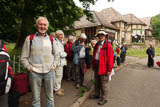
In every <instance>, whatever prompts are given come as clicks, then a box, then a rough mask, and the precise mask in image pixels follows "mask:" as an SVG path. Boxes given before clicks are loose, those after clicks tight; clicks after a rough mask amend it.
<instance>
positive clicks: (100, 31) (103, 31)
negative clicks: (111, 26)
mask: <svg viewBox="0 0 160 107" xmlns="http://www.w3.org/2000/svg"><path fill="white" fill-rule="evenodd" d="M100 34H103V35H105V36H107V35H108V33H106V32H105V30H104V29H100V30H99V31H98V33H97V34H96V35H95V37H98V36H99V35H100Z"/></svg>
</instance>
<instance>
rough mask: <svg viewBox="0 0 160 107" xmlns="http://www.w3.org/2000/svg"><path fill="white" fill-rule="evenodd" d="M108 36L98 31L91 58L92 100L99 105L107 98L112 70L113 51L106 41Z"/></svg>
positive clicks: (105, 101)
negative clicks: (96, 99) (95, 100)
mask: <svg viewBox="0 0 160 107" xmlns="http://www.w3.org/2000/svg"><path fill="white" fill-rule="evenodd" d="M107 35H108V34H107V33H106V32H105V31H104V30H103V29H101V30H99V31H98V34H97V35H96V36H98V38H99V41H98V42H97V44H96V46H95V47H94V53H93V58H92V67H93V70H94V71H95V74H94V75H95V83H94V88H95V93H94V95H93V96H92V98H99V99H100V100H99V102H98V104H99V105H104V104H105V103H107V98H108V79H109V75H110V73H111V71H112V68H113V49H112V46H111V44H110V43H109V42H108V41H107V40H106V36H107Z"/></svg>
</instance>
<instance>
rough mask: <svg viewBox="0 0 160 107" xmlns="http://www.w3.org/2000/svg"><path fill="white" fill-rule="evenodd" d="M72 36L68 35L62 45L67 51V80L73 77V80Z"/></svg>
mask: <svg viewBox="0 0 160 107" xmlns="http://www.w3.org/2000/svg"><path fill="white" fill-rule="evenodd" d="M73 40H74V37H73V36H72V35H70V36H69V37H68V42H67V43H66V44H65V45H64V50H65V52H66V53H67V57H66V59H67V80H70V79H73V80H74V72H73V51H72V45H73Z"/></svg>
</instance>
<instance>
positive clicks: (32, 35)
mask: <svg viewBox="0 0 160 107" xmlns="http://www.w3.org/2000/svg"><path fill="white" fill-rule="evenodd" d="M33 38H34V34H31V35H30V36H29V40H30V46H29V54H30V53H31V46H32V40H33ZM29 56H30V55H29Z"/></svg>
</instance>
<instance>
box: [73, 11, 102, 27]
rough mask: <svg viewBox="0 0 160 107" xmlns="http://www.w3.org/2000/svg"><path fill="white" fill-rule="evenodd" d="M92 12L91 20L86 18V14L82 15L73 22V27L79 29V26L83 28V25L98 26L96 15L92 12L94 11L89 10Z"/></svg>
mask: <svg viewBox="0 0 160 107" xmlns="http://www.w3.org/2000/svg"><path fill="white" fill-rule="evenodd" d="M91 13H92V14H93V21H94V22H90V21H88V20H87V16H86V15H85V16H82V17H81V18H80V20H79V21H75V22H74V28H75V29H79V28H85V27H94V26H99V25H101V23H100V22H99V20H98V18H97V16H96V15H95V14H94V11H92V12H91Z"/></svg>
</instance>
